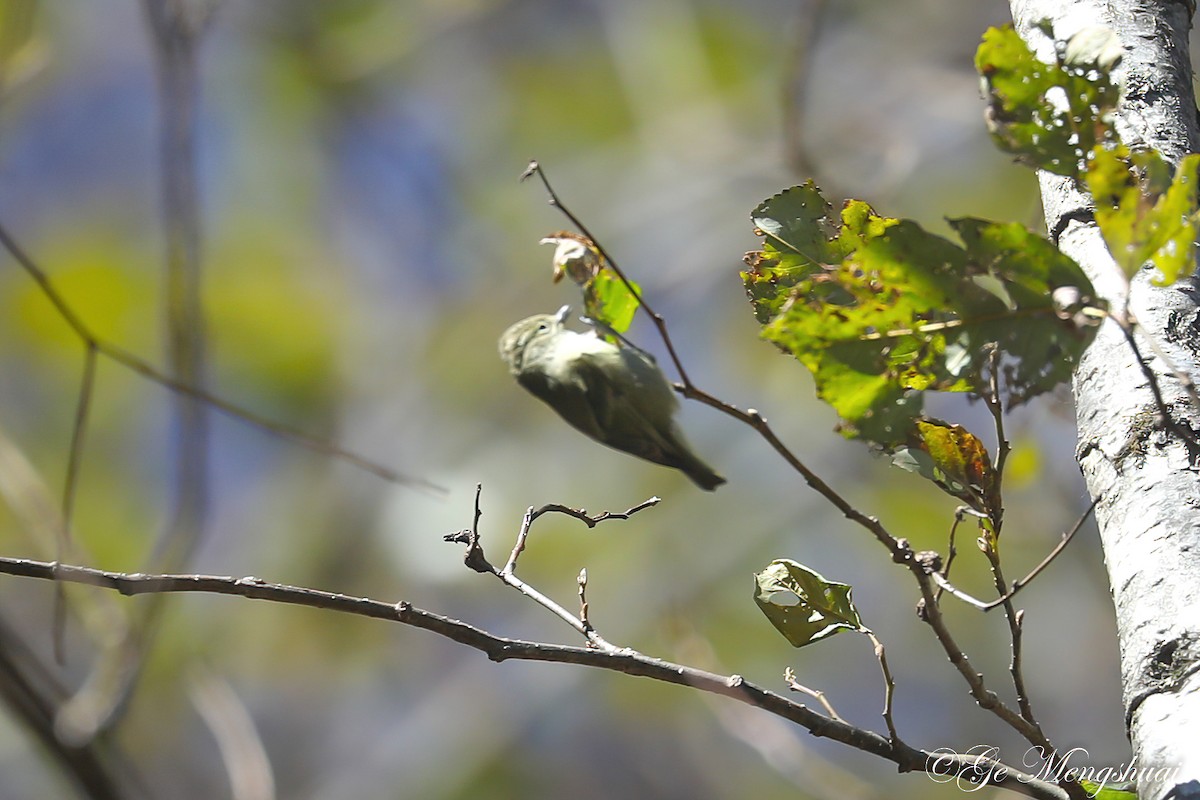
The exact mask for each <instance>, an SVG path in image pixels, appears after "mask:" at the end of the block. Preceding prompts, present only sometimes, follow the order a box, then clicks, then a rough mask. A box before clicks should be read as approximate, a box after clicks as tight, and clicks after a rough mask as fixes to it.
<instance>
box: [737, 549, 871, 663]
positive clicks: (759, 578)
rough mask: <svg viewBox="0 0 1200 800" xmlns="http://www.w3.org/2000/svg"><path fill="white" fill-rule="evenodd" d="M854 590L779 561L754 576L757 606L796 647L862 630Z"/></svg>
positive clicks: (784, 561) (789, 561)
mask: <svg viewBox="0 0 1200 800" xmlns="http://www.w3.org/2000/svg"><path fill="white" fill-rule="evenodd" d="M851 590H852V587H851V586H850V585H849V584H845V583H837V582H836V581H830V580H826V579H825V578H823V577H821V576H820V575H819V574H817V573H816V572H814V571H813V570H811V569H809V568H808V567H806V566H804V565H803V564H800V563H798V562H795V561H792V560H790V559H776V560H775V561H772V562H771V563H770V564H768V565H767V567H766V568H765V569H764V570H763V571H762V572H759V573H757V574H755V576H754V602H755V603H757V604H758V607H759V608H760V609H761V610H762V612H763V614H765V615H766V616H767V619H769V620H770V621H771V624H772V625H774V626H775V628H776V630H778V631H779V632H780V633H782V634H783V635H784V638H786V639H787V640H788V641H789V642H791V643H792V645H793V646H794V647H803V646H804V645H806V644H812V643H813V642H815V641H817V640H819V639H824V638H825V637H827V636H832V635H833V634H835V633H838V632H839V631H843V630H861V629H862V627H863V624H862V620H861V619H859V616H858V609H856V608H855V607H854V601H853V600H851V599H850V592H851Z"/></svg>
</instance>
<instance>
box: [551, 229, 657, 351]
mask: <svg viewBox="0 0 1200 800" xmlns="http://www.w3.org/2000/svg"><path fill="white" fill-rule="evenodd" d="M541 243H542V244H553V245H555V248H554V280H555V281H556V282H557V281H559V280H562V277H563V275H567V276H569V277H570V278H571V280H572V281H574V282H575V283H576V284H578V285H579V288H580V289H581V290H582V291H583V313H584V314H585V315H587V316H588V317H590V318H591V319H593V320H595V321H596V322H599V323H601V325H602V326H607V327H608V328H610V329H611V330H613V331H616V332H617V333H624V332H625V331H627V330H629V325H630V323H632V322H633V315H634V314H635V313H636V312H637V308H638V306H639V305H640V303H639V301H638V295H637V294H634V292H638V293H639V294H640V292H641V288H640V287H638V285H637V284H636V283H633V282H632V281H631V282H630V284H629V286H632V287H633V289H634V291H633V292H631V291H630V290H629V286H626V285H625V282H624V281H622V280H621V278H620V276H619V275H617V273H616V272H615V271H613V269H612V268H611V267H609V266H608V264H607V262H606V261H605V259H604V256H603V255H602V254H601V253H600V250H599V248H597V247H596V245H595V244H594V243H593V242H592V240H591V239H589V238H587V237H586V236H582V235H580V234H578V233H571V232H570V231H558V232H557V233H554V234H552V235H550V236H547V237H546V238H544V239H542V241H541Z"/></svg>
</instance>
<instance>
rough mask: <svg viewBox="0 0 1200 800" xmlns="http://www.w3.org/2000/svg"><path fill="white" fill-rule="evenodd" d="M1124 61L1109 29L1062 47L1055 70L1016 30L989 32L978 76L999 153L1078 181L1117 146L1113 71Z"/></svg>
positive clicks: (1116, 91)
mask: <svg viewBox="0 0 1200 800" xmlns="http://www.w3.org/2000/svg"><path fill="white" fill-rule="evenodd" d="M1118 60H1120V50H1119V46H1115V47H1114V44H1113V37H1112V34H1111V32H1109V34H1108V36H1104V29H1098V28H1088V29H1085V30H1083V31H1080V32H1079V33H1078V34H1076V35H1075V36H1074V37H1072V39H1071V40H1070V41H1068V42H1066V43H1062V44H1061V45H1060V46H1059V48H1058V55H1057V58H1056V61H1055V63H1053V64H1046V63H1044V62H1042V61H1039V60H1038V58H1037V57H1036V56H1035V55H1034V54H1033V52H1032V51H1030V49H1029V47H1028V46H1027V45H1026V44H1025V42H1024V41H1022V39H1021V37H1020V36H1019V35H1018V34H1017V32H1016V31H1014V30H1013V29H1012V27H1011V26H1005V27H1003V28H990V29H988V31H987V32H986V33H984V35H983V42H982V43H981V44H980V45H979V49H978V50H977V51H976V53H975V68H976V70H978V72H979V74H980V76H982V78H983V84H984V91H985V92H986V94H987V101H988V127H989V128H990V130H991V133H992V138H993V139H994V140H995V142H996V144H997V146H998V147H1000V149H1002V150H1005V151H1007V152H1010V153H1014V154H1015V155H1017V157H1018V158H1020V159H1021V160H1022V161H1023V162H1025V163H1027V164H1029V165H1030V166H1033V167H1037V168H1039V169H1045V170H1049V171H1051V172H1056V173H1058V174H1060V175H1068V176H1071V177H1078V176H1079V175H1080V173H1081V172H1082V170H1083V166H1084V163H1085V160H1086V156H1087V154H1088V153H1089V152H1090V151H1091V149H1092V148H1093V147H1094V146H1095V145H1096V144H1097V143H1100V142H1111V141H1115V139H1116V137H1115V133H1114V131H1113V127H1112V122H1111V119H1110V117H1111V114H1110V112H1111V111H1112V110H1113V109H1114V108H1116V105H1117V100H1118V99H1119V97H1120V91H1119V89H1118V87H1117V86H1116V84H1114V83H1113V81H1112V79H1111V75H1110V71H1111V69H1112V67H1113V66H1115V64H1116V62H1117V61H1118Z"/></svg>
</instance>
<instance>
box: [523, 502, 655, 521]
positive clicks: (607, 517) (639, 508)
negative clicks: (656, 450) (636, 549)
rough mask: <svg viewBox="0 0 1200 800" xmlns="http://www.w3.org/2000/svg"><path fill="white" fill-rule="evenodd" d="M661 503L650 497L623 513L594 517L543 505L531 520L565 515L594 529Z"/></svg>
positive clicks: (603, 514) (582, 511) (566, 508)
mask: <svg viewBox="0 0 1200 800" xmlns="http://www.w3.org/2000/svg"><path fill="white" fill-rule="evenodd" d="M661 502H662V498H660V497H651V498H650V499H649V500H643V501H642V502H640V503H638V504H637V505H636V506H633V507H632V508H628V509H626V510H625V511H602V512H600V513H599V514H597V515H595V516H591V515H589V514H588V513H587V511H585V510H584V509H582V508H570V507H569V506H564V505H560V504H558V503H547V504H546V505H544V506H542V507H541V508H539V509H537V510H536V511H534V512H533V514H532V518H533V519H535V520H536V519H537V518H538V517H540V516H542V515H543V514H550V513H556V514H566V515H567V516H568V517H574V518H575V519H577V520H579V521H580V522H582V523H583V524H584V525H587V526H588V527H589V528H594V527H596V526H597V525H599V524H600V523H601V522H604V521H605V520H610V519H618V520H624V519H629V518H630V517H632V516H633V515H634V514H636V513H637V512H639V511H642V510H644V509H647V508H650V507H652V506H656V505H658V504H659V503H661Z"/></svg>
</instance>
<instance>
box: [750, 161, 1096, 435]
mask: <svg viewBox="0 0 1200 800" xmlns="http://www.w3.org/2000/svg"><path fill="white" fill-rule="evenodd" d="M752 217H753V219H754V223H755V227H756V229H757V230H759V231H760V232H762V233H763V234H764V241H763V249H762V251H761V252H759V253H754V254H751V255H750V256H749V257H748V263H749V264H750V269H748V270H747V271H745V272H743V273H742V278H743V281H744V282H745V285H746V291H747V294H748V295H749V297H750V301H751V305H752V306H753V308H754V313H755V317H756V318H757V319H758V320H759V322H760V324H762V325H763V337H764V338H766V339H768V340H769V341H771V342H774V343H775V344H776V345H778V346H779V347H780V348H781V349H783V350H784V351H786V352H788V353H791V354H792V355H794V356H795V357H796V358H797V359H798V360H799V361H800V362H801V363H803V364H804V365H805V366H806V367H808V368H809V369H810V370H811V371H812V373H813V376H814V377H815V379H816V382H817V393H818V395H819V396H820V397H821V398H822V399H823V400H825V401H826V402H827V403H829V404H830V405H831V406H833V407H834V409H835V410H836V411H837V412H838V415H839V416H840V417H841V423H840V425H839V427H840V429H841V430H842V432H843V433H844V434H845V435H847V436H852V437H861V438H864V439H866V440H868V441H872V442H876V443H878V444H881V445H883V446H885V447H891V446H895V445H901V444H904V443H906V442H907V440H908V438H909V435H910V432H911V430H912V427H913V424H914V421H915V420H916V419H917V418H918V417H919V416H920V413H921V405H922V396H921V393H922V392H924V391H955V392H963V391H973V392H977V391H979V389H980V387H981V385H982V372H983V368H984V366H985V365H986V364H987V363H988V352H989V350H988V345H991V344H995V345H997V346H998V347H999V348H1000V350H1001V353H1002V354H1003V357H1002V358H1001V362H1000V365H1001V370H1002V373H1001V375H1002V378H1003V381H1002V388H1003V392H1004V396H1005V399H1006V400H1007V401H1009V402H1010V403H1019V402H1023V401H1025V400H1027V399H1029V398H1030V397H1033V396H1035V395H1037V394H1040V393H1042V392H1045V391H1048V390H1050V389H1052V388H1053V387H1054V386H1056V385H1057V384H1058V383H1060V382H1061V381H1063V380H1065V379H1066V378H1067V377H1069V376H1070V374H1071V369H1072V367H1073V365H1074V363H1075V360H1076V358H1077V357H1078V355H1079V354H1080V353H1081V352H1082V351H1083V348H1084V347H1086V345H1087V344H1088V342H1090V341H1091V337H1092V336H1093V335H1094V328H1092V327H1091V326H1082V327H1081V326H1080V325H1077V324H1075V316H1073V315H1069V314H1063V313H1060V312H1061V309H1059V308H1057V307H1056V305H1055V302H1054V299H1053V296H1054V292H1055V290H1057V289H1060V288H1063V287H1067V288H1070V289H1073V290H1074V292H1073V293H1074V294H1075V295H1077V296H1078V297H1080V298H1085V299H1086V298H1087V297H1089V296H1090V295H1091V294H1092V288H1091V285H1090V283H1089V282H1088V280H1087V278H1086V276H1085V275H1084V274H1083V272H1082V271H1081V270H1080V269H1079V266H1078V265H1077V264H1075V262H1073V261H1071V259H1069V258H1068V257H1066V256H1065V255H1063V254H1062V253H1061V252H1059V251H1058V249H1057V248H1055V247H1054V246H1053V245H1052V244H1050V243H1049V242H1048V241H1046V240H1045V239H1042V238H1041V237H1039V236H1036V235H1035V234H1033V233H1030V232H1029V231H1028V230H1026V229H1025V228H1023V227H1021V226H1020V225H1016V224H1000V223H993V222H987V221H985V220H979V219H970V218H967V219H959V220H951V221H950V224H951V227H952V228H953V229H954V230H955V231H956V232H957V233H958V235H959V237H960V238H961V239H962V241H963V244H962V245H961V246H960V245H957V244H954V243H952V242H950V241H947V240H946V239H943V238H941V237H939V236H935V235H934V234H932V233H929V232H928V231H925V230H924V229H922V228H921V227H920V226H919V225H917V224H916V223H915V222H912V221H909V220H903V221H901V220H895V219H889V218H885V217H880V216H878V215H877V214H875V212H873V211H872V210H871V209H870V207H869V206H867V205H866V204H865V203H862V202H860V201H849V202H847V203H846V205H845V206H844V208H843V210H842V214H841V218H840V220H836V219H834V218H833V214H832V209H831V207H830V206H829V204H828V203H826V202H825V200H824V198H822V197H821V195H820V193H819V191H818V190H817V189H816V187H815V186H813V185H812V183H811V182H810V183H807V184H805V185H803V186H798V187H794V188H792V189H789V190H786V191H784V192H782V193H780V194H779V195H776V196H775V197H773V198H771V199H770V200H768V201H766V202H765V203H763V204H762V205H761V206H759V207H758V208H757V209H755V210H754V212H753V213H752ZM839 223H840V224H839Z"/></svg>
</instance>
